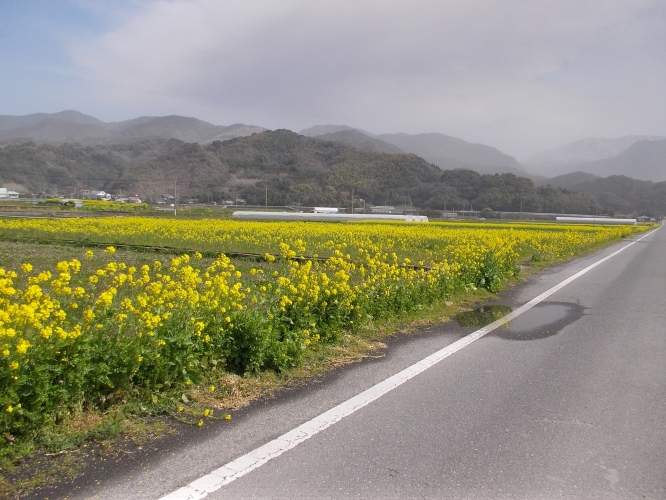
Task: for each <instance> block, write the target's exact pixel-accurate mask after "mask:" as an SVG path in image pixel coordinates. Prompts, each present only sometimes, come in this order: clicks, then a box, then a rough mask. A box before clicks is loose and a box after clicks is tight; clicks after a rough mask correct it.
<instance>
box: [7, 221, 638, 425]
mask: <svg viewBox="0 0 666 500" xmlns="http://www.w3.org/2000/svg"><path fill="white" fill-rule="evenodd" d="M631 232H632V228H630V227H626V226H625V227H603V228H600V227H590V226H583V227H580V226H579V227H566V226H564V227H548V228H544V226H539V225H534V226H530V225H522V226H518V225H516V226H513V225H503V226H500V225H493V226H492V227H491V226H490V225H488V226H479V227H475V228H472V227H465V226H462V225H461V226H458V227H455V226H451V225H446V224H441V225H440V224H433V225H419V226H417V225H407V224H404V225H397V224H305V223H285V222H279V223H239V222H235V221H164V220H155V219H139V218H137V219H132V220H128V221H118V220H116V219H101V220H99V219H92V220H91V219H77V220H72V221H70V220H68V221H42V220H12V221H0V236H1V235H20V234H28V235H31V236H34V235H35V234H38V235H41V236H49V237H50V238H54V239H55V238H56V237H58V238H82V237H84V236H86V237H89V238H91V239H97V240H98V241H101V242H104V243H105V244H106V243H127V242H133V241H144V242H145V239H146V238H154V239H155V240H157V241H159V242H160V243H161V244H169V245H174V246H182V247H195V248H197V249H200V250H204V249H205V250H207V251H210V249H212V248H214V249H217V250H219V251H220V252H222V251H227V252H229V251H238V250H239V249H242V250H245V251H248V250H249V251H253V252H255V253H257V254H259V255H264V260H265V262H266V264H267V265H269V266H270V265H271V263H273V262H274V261H275V260H276V259H275V255H278V256H280V260H281V262H283V263H287V265H286V266H285V265H283V266H282V267H279V269H280V270H275V271H273V272H272V273H271V272H264V270H263V269H256V268H255V269H252V270H251V271H250V272H249V273H248V274H249V276H244V275H243V273H242V272H241V271H240V270H238V269H236V267H235V266H234V264H233V263H232V261H231V259H229V258H228V257H227V256H225V255H224V254H221V255H220V256H219V257H218V258H217V259H215V260H213V261H212V262H211V263H210V264H209V265H198V264H197V265H195V264H196V263H197V262H199V259H201V257H202V256H201V254H200V253H196V254H195V255H193V256H192V257H191V256H190V255H188V254H183V255H180V256H177V257H174V258H173V259H171V261H170V263H168V264H166V265H165V264H163V263H162V262H160V261H155V262H154V263H153V265H152V266H149V265H143V266H141V267H139V268H137V267H135V266H131V265H127V264H126V263H124V262H121V261H116V260H115V259H114V255H115V247H114V246H113V245H111V244H109V246H108V247H107V248H106V250H104V251H101V252H100V254H101V255H103V256H104V258H105V259H106V262H105V264H104V265H102V266H94V265H93V263H92V262H93V261H92V257H93V255H94V254H93V252H92V251H83V250H81V251H74V253H75V254H76V255H75V258H72V259H71V260H67V261H61V262H57V263H55V264H54V265H53V266H52V267H51V268H49V269H38V268H36V266H34V265H32V264H31V263H29V262H25V263H23V264H22V265H21V266H20V268H19V269H17V270H12V269H4V268H0V389H1V390H0V408H5V411H4V412H1V413H0V423H1V424H2V426H3V429H5V430H6V431H7V432H11V433H12V434H13V435H16V436H21V435H25V434H28V433H29V432H31V431H32V430H33V429H35V428H37V427H39V426H40V425H43V424H44V423H46V422H48V421H49V420H52V419H54V418H56V416H57V414H58V412H62V411H67V409H68V408H72V407H76V406H80V405H95V404H99V401H105V400H106V399H107V398H106V396H107V395H110V394H113V393H115V392H117V391H126V390H128V389H131V388H133V387H136V388H141V389H143V390H145V391H146V392H148V391H153V392H159V391H162V390H166V389H168V388H170V387H174V386H175V387H177V386H185V387H187V386H191V385H199V384H201V383H202V382H203V381H204V380H206V375H207V374H208V373H209V372H211V371H213V370H218V371H226V372H235V373H241V374H242V373H247V372H257V371H260V370H276V371H281V370H285V369H287V368H289V367H291V366H294V365H297V364H298V363H299V362H300V361H301V360H302V359H303V356H304V353H305V352H306V351H307V350H308V349H313V348H316V345H317V344H318V343H320V342H332V341H335V339H336V338H337V335H339V333H340V332H341V331H343V330H345V329H353V328H355V327H358V326H361V325H363V324H364V323H367V322H368V321H372V320H373V319H377V318H382V317H387V316H391V315H399V314H401V313H405V312H409V311H412V310H415V309H417V308H420V307H423V306H424V305H427V304H432V303H434V302H436V301H439V300H442V299H444V298H446V297H449V296H451V295H452V294H454V293H457V292H464V291H466V290H471V289H475V288H477V287H483V288H486V289H488V290H491V291H496V290H498V289H499V287H500V285H501V283H502V282H503V280H505V279H506V278H507V277H510V276H512V275H514V274H515V273H517V272H518V270H519V268H518V259H519V257H520V256H521V255H530V254H532V255H533V256H534V257H535V258H538V259H558V258H562V257H565V256H567V255H572V254H574V253H575V252H577V251H579V250H582V249H585V248H589V247H591V246H593V245H596V244H599V243H603V242H605V241H611V240H613V239H616V238H619V237H622V236H627V235H629V234H631ZM133 238H135V239H133ZM141 238H143V239H141ZM202 247H205V248H202ZM77 252H78V254H77ZM79 254H80V255H79ZM303 255H309V256H311V257H314V258H316V259H320V260H316V259H310V260H300V261H299V260H296V259H295V258H296V257H299V256H303ZM76 257H78V258H76ZM208 388H209V391H210V392H213V391H214V390H215V387H214V386H213V385H210V386H209V387H208ZM178 411H182V410H181V407H179V408H178ZM211 415H212V412H211V414H210V415H206V416H211ZM225 418H226V416H225ZM229 418H230V417H229ZM202 425H203V423H202Z"/></svg>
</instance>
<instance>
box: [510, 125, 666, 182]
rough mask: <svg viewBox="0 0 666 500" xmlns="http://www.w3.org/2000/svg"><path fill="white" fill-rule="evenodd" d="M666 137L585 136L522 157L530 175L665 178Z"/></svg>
mask: <svg viewBox="0 0 666 500" xmlns="http://www.w3.org/2000/svg"><path fill="white" fill-rule="evenodd" d="M665 140H666V137H662V136H653V135H643V136H640V135H630V136H625V137H619V138H617V139H600V138H594V137H592V138H587V139H582V140H580V141H576V142H572V143H571V144H567V145H565V146H562V147H561V148H557V149H552V150H549V151H544V152H541V153H539V154H537V155H534V156H531V157H530V158H527V159H526V160H524V162H523V164H524V165H525V167H526V168H527V169H528V171H529V172H531V173H532V174H536V175H540V176H546V177H553V176H558V175H563V174H567V173H571V172H577V171H581V172H588V173H591V174H595V175H600V176H609V175H629V176H631V177H637V178H639V179H643V180H651V181H657V182H659V181H663V180H666V149H664V141H665Z"/></svg>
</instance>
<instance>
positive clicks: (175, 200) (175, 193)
mask: <svg viewBox="0 0 666 500" xmlns="http://www.w3.org/2000/svg"><path fill="white" fill-rule="evenodd" d="M177 207H178V177H176V178H175V179H174V181H173V216H174V217H176V215H178V209H177Z"/></svg>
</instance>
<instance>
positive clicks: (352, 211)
mask: <svg viewBox="0 0 666 500" xmlns="http://www.w3.org/2000/svg"><path fill="white" fill-rule="evenodd" d="M351 213H354V188H352V209H351Z"/></svg>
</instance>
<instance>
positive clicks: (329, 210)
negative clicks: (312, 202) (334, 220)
mask: <svg viewBox="0 0 666 500" xmlns="http://www.w3.org/2000/svg"><path fill="white" fill-rule="evenodd" d="M314 213H316V214H337V213H338V209H337V208H333V207H314Z"/></svg>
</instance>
